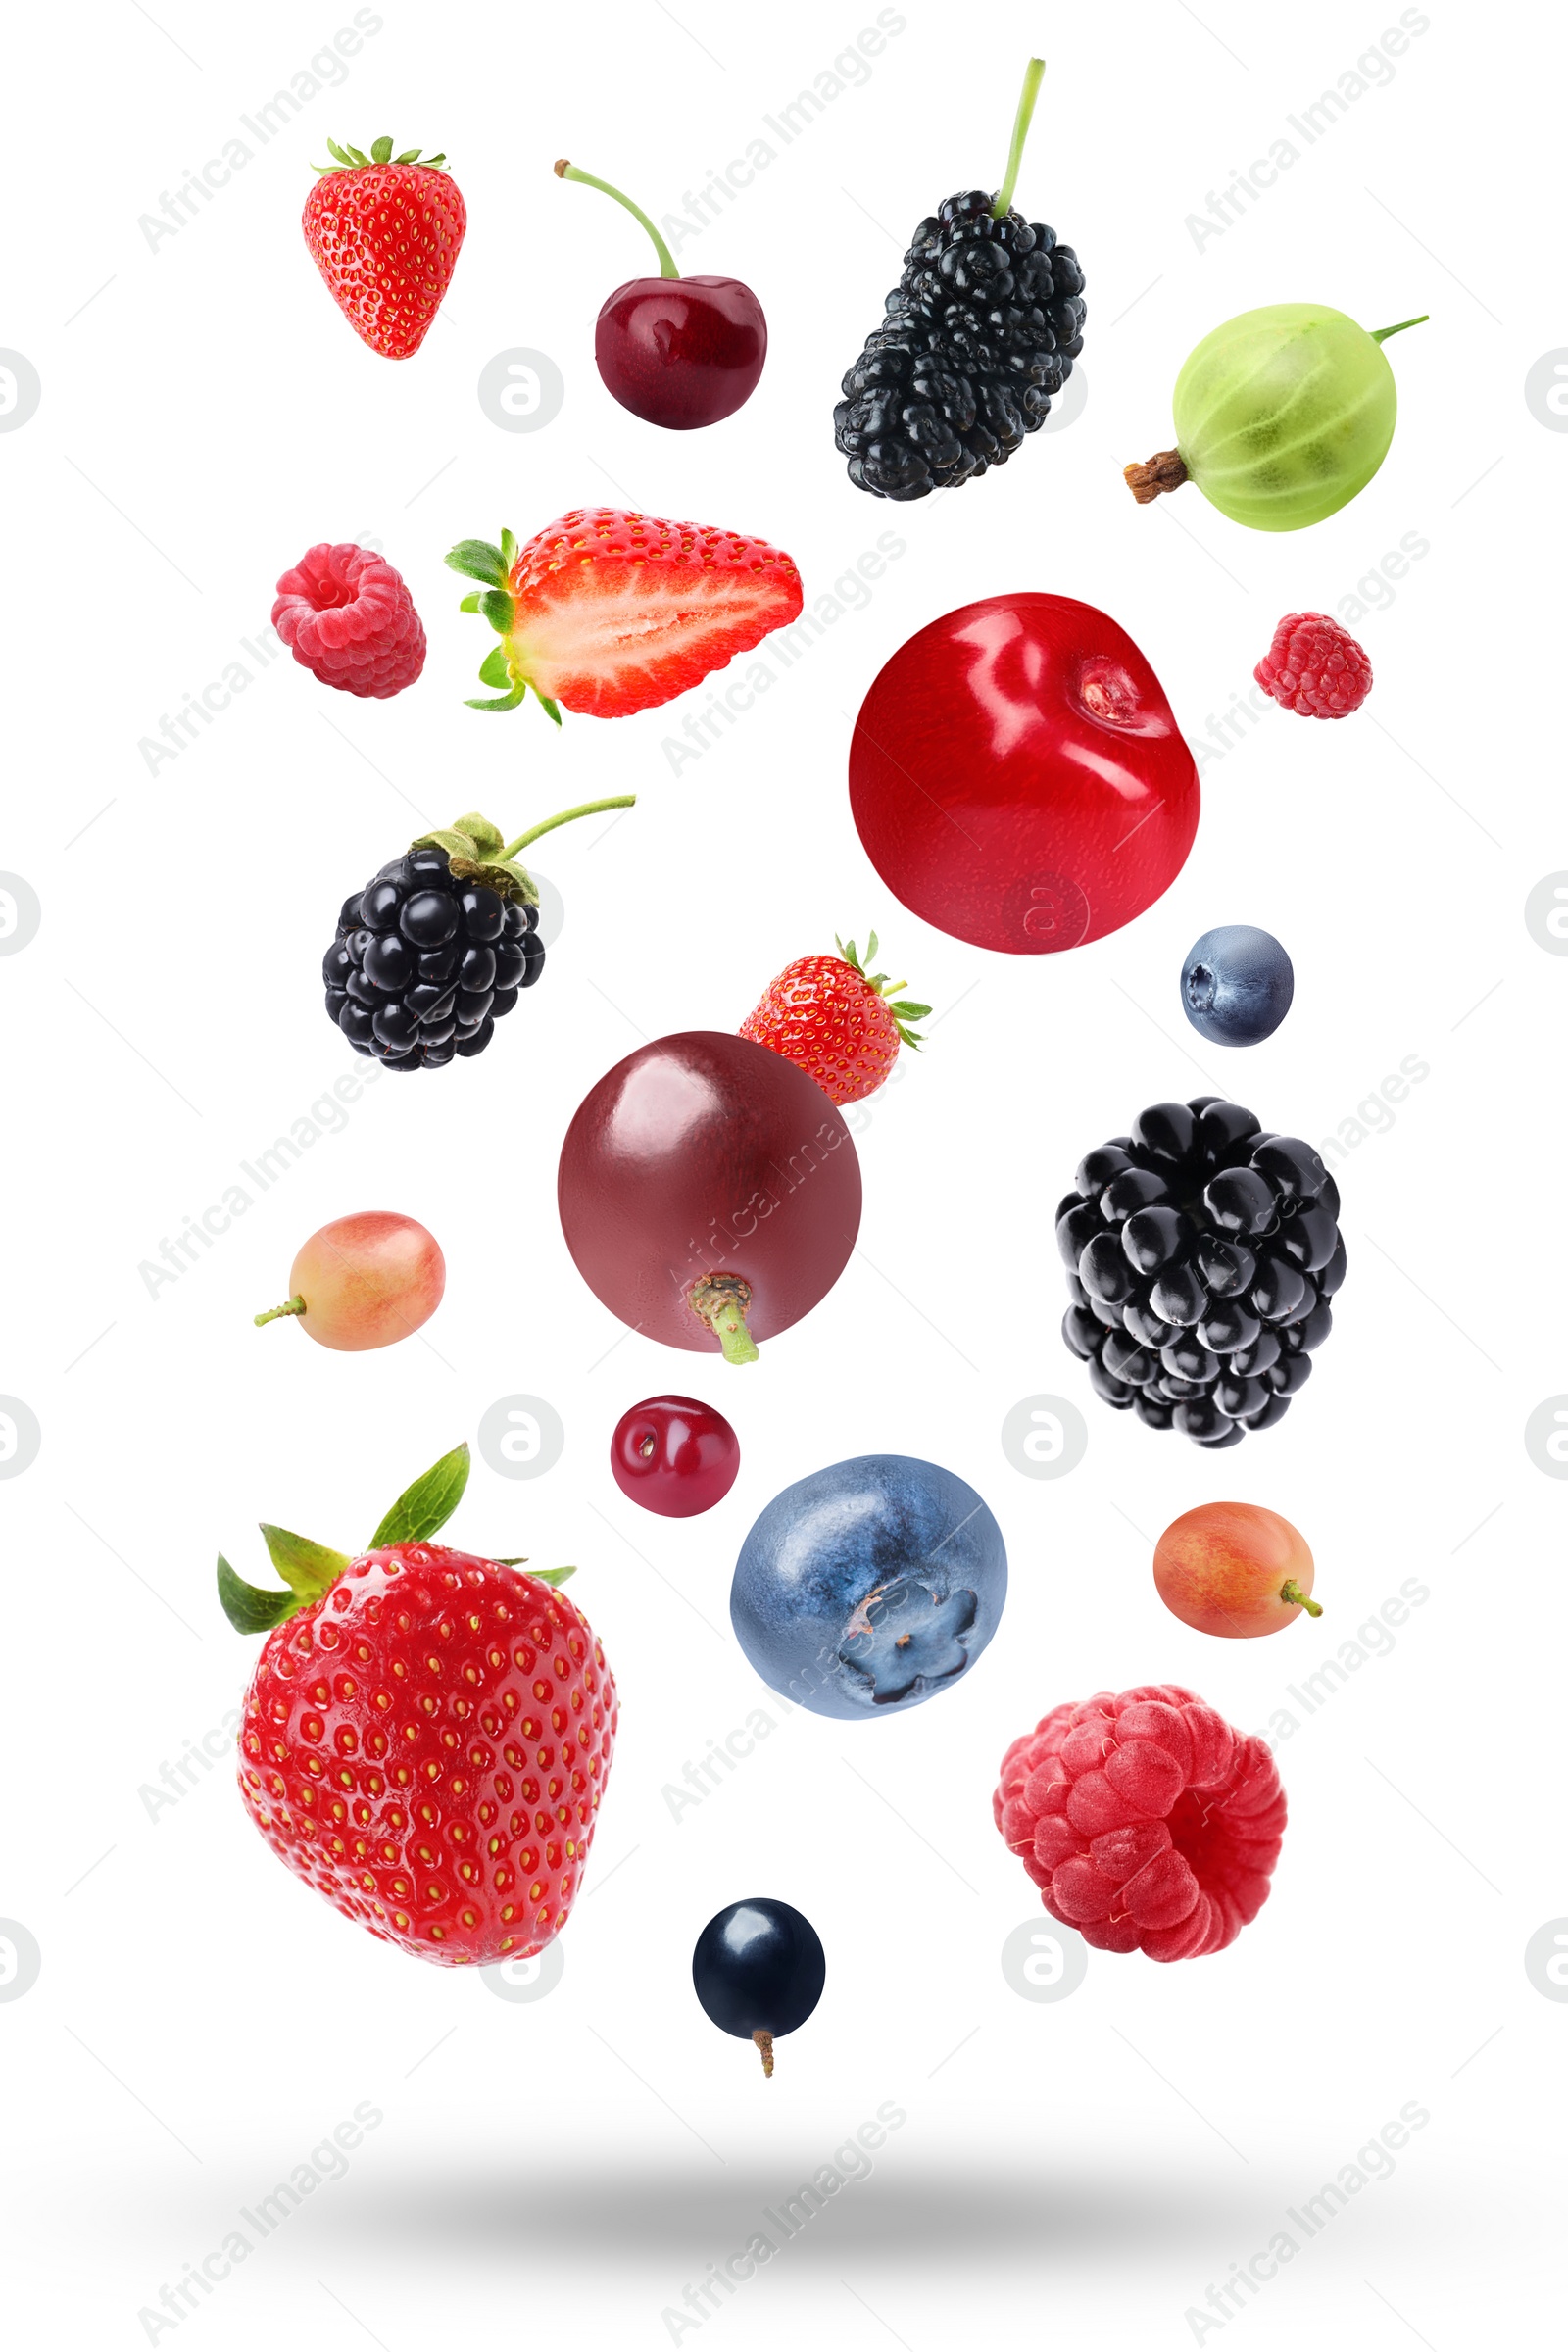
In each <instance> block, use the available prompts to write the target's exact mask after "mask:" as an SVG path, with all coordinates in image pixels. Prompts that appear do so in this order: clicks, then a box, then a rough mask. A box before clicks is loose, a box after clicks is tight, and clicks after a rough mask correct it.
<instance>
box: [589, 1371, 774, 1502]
mask: <svg viewBox="0 0 1568 2352" xmlns="http://www.w3.org/2000/svg"><path fill="white" fill-rule="evenodd" d="M740 1466H741V1447H740V1440H739V1439H738V1438H737V1437H736V1435H735V1432H734V1431H733V1430H732V1429H731V1427H730V1425H729V1423H728V1422H727V1421H726V1420H725V1418H724V1416H723V1414H722V1413H717V1412H715V1411H714V1410H713V1407H712V1406H711V1404H702V1403H700V1402H699V1401H698V1399H697V1398H696V1397H645V1398H644V1400H643V1402H642V1403H641V1404H634V1405H633V1406H632V1408H631V1411H630V1412H629V1413H622V1414H621V1416H620V1419H619V1420H618V1421H617V1422H616V1423H615V1434H614V1436H613V1438H612V1439H611V1441H610V1467H611V1469H612V1470H613V1472H614V1476H615V1484H616V1486H617V1487H618V1488H619V1489H620V1491H621V1493H622V1494H623V1495H626V1496H627V1497H628V1498H629V1499H630V1500H631V1501H632V1502H637V1503H641V1505H642V1507H643V1509H644V1510H645V1511H657V1512H658V1514H659V1516H660V1518H661V1519H695V1518H696V1516H697V1514H698V1512H699V1511H711V1509H712V1507H713V1505H714V1503H715V1502H722V1501H723V1499H724V1497H725V1495H727V1494H728V1493H729V1491H730V1489H731V1487H732V1486H733V1485H734V1484H735V1473H736V1472H737V1471H738V1470H739V1468H740Z"/></svg>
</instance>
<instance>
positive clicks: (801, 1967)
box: [692, 1894, 827, 2075]
mask: <svg viewBox="0 0 1568 2352" xmlns="http://www.w3.org/2000/svg"><path fill="white" fill-rule="evenodd" d="M826 1982H827V1955H826V1954H825V1952H824V1951H823V1949H822V1938H821V1937H820V1936H818V1934H817V1932H816V1930H815V1929H814V1928H813V1927H812V1925H811V1923H810V1921H809V1919H808V1918H806V1917H805V1915H804V1913H802V1912H800V1911H797V1910H796V1909H795V1908H794V1906H793V1905H792V1904H790V1903H781V1902H779V1901H777V1900H776V1899H775V1898H774V1897H773V1896H772V1895H765V1894H758V1895H751V1896H749V1897H748V1898H747V1900H746V1901H745V1902H743V1903H729V1904H726V1906H725V1908H724V1909H723V1910H722V1911H719V1912H715V1914H714V1916H713V1917H712V1918H711V1920H710V1921H709V1923H708V1925H707V1927H706V1928H705V1929H704V1930H703V1932H702V1934H701V1935H700V1936H698V1938H697V1944H696V1948H695V1950H694V1951H693V1953H692V1984H693V1985H694V1986H695V1988H696V1992H697V1998H698V1999H699V2000H700V2001H701V2002H702V2005H703V2007H704V2009H705V2010H706V2012H707V2013H708V2015H709V2017H711V2020H712V2022H713V2024H714V2025H715V2026H717V2028H718V2030H719V2032H720V2033H721V2034H735V2035H736V2037H737V2038H738V2039H739V2040H742V2041H755V2042H756V2044H757V2047H758V2049H759V2050H760V2053H761V2059H762V2072H763V2074H764V2075H771V2073H772V2072H773V2043H774V2041H775V2040H776V2039H777V2038H778V2037H779V2035H780V2034H793V2033H794V2032H795V2031H796V2029H797V2027H799V2026H804V2025H805V2023H806V2021H807V2019H808V2018H809V2016H810V2014H811V2012H812V2010H813V2009H814V2008H815V2007H816V2004H817V2002H818V2001H819V2000H820V1999H821V1997H822V1987H823V1985H825V1984H826Z"/></svg>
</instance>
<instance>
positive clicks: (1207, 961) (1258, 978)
mask: <svg viewBox="0 0 1568 2352" xmlns="http://www.w3.org/2000/svg"><path fill="white" fill-rule="evenodd" d="M1295 989H1296V974H1295V973H1294V971H1293V970H1292V969H1291V959H1290V957H1289V956H1287V955H1286V953H1285V950H1284V949H1283V948H1282V947H1281V946H1280V943H1279V941H1278V940H1277V939H1275V938H1274V937H1273V935H1272V934H1271V933H1270V932H1267V931H1257V930H1254V929H1253V927H1252V925H1251V924H1250V923H1222V924H1221V925H1220V926H1219V928H1218V929H1217V930H1215V931H1205V932H1204V933H1203V936H1202V938H1201V940H1200V941H1199V942H1198V944H1197V946H1196V947H1194V948H1191V949H1189V951H1188V955H1187V960H1186V962H1185V963H1184V964H1183V965H1182V1010H1183V1011H1184V1012H1185V1013H1186V1015H1187V1018H1188V1019H1189V1020H1190V1021H1191V1022H1192V1024H1193V1027H1194V1028H1195V1029H1196V1030H1197V1031H1198V1033H1199V1035H1200V1036H1201V1037H1206V1038H1207V1039H1208V1042H1209V1044H1210V1045H1212V1046H1256V1045H1261V1043H1262V1041H1263V1039H1264V1038H1265V1037H1272V1036H1273V1034H1274V1032H1275V1030H1276V1029H1277V1028H1278V1027H1279V1025H1280V1023H1281V1021H1283V1020H1284V1018H1285V1015H1286V1014H1287V1013H1288V1012H1289V1011H1290V1009H1291V998H1292V996H1293V995H1294V993H1295Z"/></svg>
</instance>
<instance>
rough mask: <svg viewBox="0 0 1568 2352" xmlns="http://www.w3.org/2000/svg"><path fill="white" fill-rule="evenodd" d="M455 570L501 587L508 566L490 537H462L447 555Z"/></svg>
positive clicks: (470, 577) (471, 577)
mask: <svg viewBox="0 0 1568 2352" xmlns="http://www.w3.org/2000/svg"><path fill="white" fill-rule="evenodd" d="M447 562H448V563H449V564H451V566H452V568H453V570H454V571H461V572H466V574H467V576H468V578H469V579H470V580H485V581H488V582H490V583H491V584H492V585H494V586H495V587H498V588H499V587H500V586H502V584H503V583H504V582H505V580H506V576H507V567H506V565H505V564H503V562H502V561H501V550H500V548H499V547H492V546H491V545H490V542H489V540H488V539H460V540H459V541H458V544H457V546H456V547H454V548H452V549H451V550H450V551H449V553H448V555H447Z"/></svg>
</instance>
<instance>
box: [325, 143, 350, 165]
mask: <svg viewBox="0 0 1568 2352" xmlns="http://www.w3.org/2000/svg"><path fill="white" fill-rule="evenodd" d="M326 152H327V154H328V155H335V156H336V157H337V160H338V162H339V163H340V164H352V163H353V161H354V158H353V156H352V155H350V153H349V151H348V149H347V148H346V147H340V146H339V145H338V143H337V141H336V139H328V140H327V142H326Z"/></svg>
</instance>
